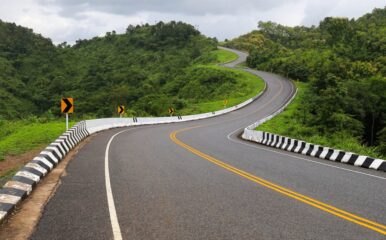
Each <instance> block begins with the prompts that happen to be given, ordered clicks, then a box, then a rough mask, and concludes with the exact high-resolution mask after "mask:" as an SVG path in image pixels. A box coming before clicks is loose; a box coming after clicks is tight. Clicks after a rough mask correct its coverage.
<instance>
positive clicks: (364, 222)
mask: <svg viewBox="0 0 386 240" xmlns="http://www.w3.org/2000/svg"><path fill="white" fill-rule="evenodd" d="M198 127H201V126H195V127H190V128H184V129H180V130H177V131H174V132H172V133H170V136H169V137H170V139H171V140H172V141H173V142H174V143H176V144H177V145H179V146H181V147H183V148H185V149H187V150H189V151H190V152H192V153H194V154H196V155H197V156H199V157H201V158H203V159H205V160H208V161H209V162H212V163H213V164H216V165H217V166H220V167H222V168H224V169H226V170H228V171H230V172H233V173H235V174H237V175H239V176H242V177H244V178H246V179H248V180H250V181H253V182H255V183H258V184H260V185H262V186H265V187H267V188H269V189H271V190H274V191H276V192H279V193H281V194H284V195H286V196H288V197H290V198H293V199H296V200H298V201H301V202H303V203H306V204H308V205H311V206H313V207H315V208H318V209H320V210H323V211H325V212H328V213H330V214H333V215H335V216H337V217H340V218H342V219H345V220H347V221H350V222H353V223H356V224H358V225H361V226H363V227H366V228H368V229H371V230H374V231H376V232H378V233H381V234H383V235H386V226H385V225H382V224H380V223H377V222H374V221H371V220H368V219H366V218H363V217H360V216H357V215H354V214H352V213H349V212H346V211H344V210H342V209H339V208H337V207H334V206H331V205H329V204H326V203H323V202H320V201H318V200H316V199H313V198H311V197H308V196H305V195H302V194H300V193H297V192H294V191H292V190H290V189H288V188H284V187H282V186H280V185H277V184H274V183H272V182H269V181H267V180H264V179H262V178H260V177H257V176H254V175H252V174H250V173H248V172H245V171H243V170H241V169H238V168H236V167H233V166H231V165H229V164H227V163H224V162H222V161H220V160H218V159H216V158H214V157H212V156H209V155H207V154H205V153H203V152H201V151H199V150H197V149H195V148H193V147H191V146H189V145H188V144H186V143H184V142H182V141H181V140H179V139H178V138H177V136H176V135H177V133H180V132H184V131H188V130H191V129H194V128H198Z"/></svg>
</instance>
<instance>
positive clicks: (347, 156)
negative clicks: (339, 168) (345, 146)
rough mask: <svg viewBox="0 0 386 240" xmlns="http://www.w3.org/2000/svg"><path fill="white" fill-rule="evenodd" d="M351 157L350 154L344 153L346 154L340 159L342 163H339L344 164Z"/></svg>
mask: <svg viewBox="0 0 386 240" xmlns="http://www.w3.org/2000/svg"><path fill="white" fill-rule="evenodd" d="M351 155H352V153H350V152H346V154H345V155H344V156H343V158H342V161H341V162H343V163H346V162H348V160H349V159H350V157H351Z"/></svg>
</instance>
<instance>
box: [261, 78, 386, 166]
mask: <svg viewBox="0 0 386 240" xmlns="http://www.w3.org/2000/svg"><path fill="white" fill-rule="evenodd" d="M296 86H297V89H298V93H297V95H296V97H295V99H294V100H293V102H292V103H291V104H290V105H288V107H287V108H286V109H285V110H284V111H283V112H282V113H280V114H279V115H278V116H276V117H274V118H273V119H271V120H270V121H268V122H265V123H263V124H262V125H260V126H258V127H257V128H256V130H259V131H265V132H270V133H276V134H279V135H282V136H287V137H291V138H295V139H300V140H303V141H307V142H310V143H314V144H319V145H322V146H328V147H332V148H336V149H343V150H349V151H352V152H355V153H358V154H362V155H367V156H373V157H377V158H383V159H385V158H386V156H385V155H382V154H380V153H379V152H378V151H377V149H376V148H375V147H368V146H365V145H363V144H360V141H358V139H357V138H355V137H353V136H352V135H350V134H346V133H344V132H336V133H334V134H331V135H328V136H327V135H323V134H320V133H319V132H318V131H316V130H315V128H313V127H308V126H305V124H304V121H305V119H304V117H305V116H306V114H307V113H306V112H304V111H302V109H303V108H302V107H301V106H302V105H303V104H306V102H307V101H308V99H307V92H308V91H309V84H308V83H303V82H297V83H296ZM303 110H304V109H303Z"/></svg>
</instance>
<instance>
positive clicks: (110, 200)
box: [105, 129, 131, 240]
mask: <svg viewBox="0 0 386 240" xmlns="http://www.w3.org/2000/svg"><path fill="white" fill-rule="evenodd" d="M129 130H131V129H127V130H123V131H120V132H118V133H116V134H114V135H113V136H112V137H111V138H110V140H109V142H108V143H107V146H106V151H105V181H106V192H107V204H108V206H109V213H110V221H111V227H112V230H113V235H114V240H122V233H121V228H120V227H119V222H118V217H117V211H116V209H115V203H114V197H113V191H112V190H111V181H110V169H109V150H110V145H111V142H112V141H113V139H114V138H115V137H116V136H117V135H118V134H120V133H123V132H126V131H129Z"/></svg>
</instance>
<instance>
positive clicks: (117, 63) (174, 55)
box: [0, 21, 237, 119]
mask: <svg viewBox="0 0 386 240" xmlns="http://www.w3.org/2000/svg"><path fill="white" fill-rule="evenodd" d="M216 46H217V40H216V39H212V38H207V37H205V36H203V35H201V34H200V33H199V32H198V31H197V30H196V29H195V28H194V27H193V26H191V25H189V24H185V23H181V22H169V23H163V22H159V23H157V24H155V25H148V24H146V25H141V26H139V25H138V26H129V27H128V28H127V31H126V33H125V34H116V33H115V32H114V31H113V32H108V33H106V36H104V37H95V38H93V39H90V40H78V41H77V42H76V43H75V44H74V45H73V46H70V45H68V44H67V43H62V44H60V45H58V46H55V45H53V44H52V42H51V41H50V40H49V39H47V38H44V37H42V36H40V35H39V34H35V33H33V32H32V30H30V29H27V28H24V27H20V26H16V25H15V24H10V23H5V22H1V21H0V99H1V101H0V118H3V119H15V118H25V117H26V116H27V115H38V116H44V115H46V116H49V117H51V116H59V115H60V113H59V107H58V106H59V102H60V98H61V97H63V96H67V97H74V98H75V103H76V112H75V115H77V116H78V117H79V116H80V115H83V117H111V116H113V115H114V114H116V113H115V111H116V110H115V109H116V106H117V105H118V104H123V105H125V106H126V108H127V112H128V115H137V116H146V115H153V116H159V115H166V114H167V109H168V107H169V106H174V107H175V108H176V109H182V108H184V107H185V106H186V104H187V102H192V101H193V102H196V101H210V100H223V99H224V96H226V95H227V94H229V93H231V92H232V90H233V89H234V88H235V86H236V85H237V83H236V81H235V77H237V76H236V75H235V74H233V73H232V72H230V71H222V70H221V69H218V68H211V67H205V66H203V64H208V63H214V61H216V59H215V57H214V56H213V54H211V52H212V51H213V50H215V49H216Z"/></svg>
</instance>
